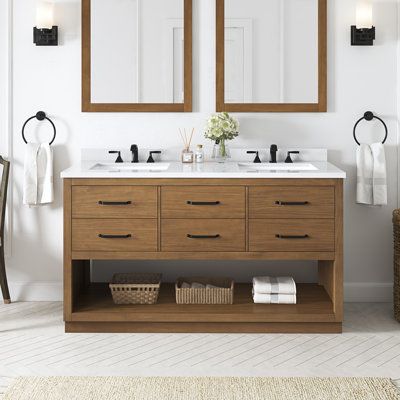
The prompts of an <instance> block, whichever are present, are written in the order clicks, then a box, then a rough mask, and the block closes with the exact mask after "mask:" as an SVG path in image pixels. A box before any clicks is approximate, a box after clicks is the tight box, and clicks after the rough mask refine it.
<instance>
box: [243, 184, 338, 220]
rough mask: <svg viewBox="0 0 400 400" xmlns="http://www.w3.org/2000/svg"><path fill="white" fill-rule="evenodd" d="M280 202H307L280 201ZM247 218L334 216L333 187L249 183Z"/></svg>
mask: <svg viewBox="0 0 400 400" xmlns="http://www.w3.org/2000/svg"><path fill="white" fill-rule="evenodd" d="M277 201H280V202H307V204H305V205H279V204H276V202H277ZM249 216H250V218H334V216H335V188H334V186H332V187H319V186H315V187H303V186H299V187H296V188H294V187H288V186H282V187H273V188H272V187H250V188H249Z"/></svg>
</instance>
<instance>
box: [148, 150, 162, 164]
mask: <svg viewBox="0 0 400 400" xmlns="http://www.w3.org/2000/svg"><path fill="white" fill-rule="evenodd" d="M153 154H161V151H160V150H157V151H150V152H149V158H148V159H147V162H148V163H153V162H154V158H153Z"/></svg>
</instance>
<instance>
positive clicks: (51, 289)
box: [9, 282, 63, 301]
mask: <svg viewBox="0 0 400 400" xmlns="http://www.w3.org/2000/svg"><path fill="white" fill-rule="evenodd" d="M9 286H10V295H11V300H12V301H62V299H63V283H62V282H10V283H9Z"/></svg>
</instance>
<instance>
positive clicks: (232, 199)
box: [161, 186, 246, 218]
mask: <svg viewBox="0 0 400 400" xmlns="http://www.w3.org/2000/svg"><path fill="white" fill-rule="evenodd" d="M245 191H246V190H245V188H244V187H236V186H231V187H229V186H227V187H213V186H183V187H162V188H161V198H162V200H161V217H162V218H245V215H246V201H245V200H246V199H245ZM188 201H194V202H211V203H213V202H219V204H216V205H215V204H210V205H192V204H188Z"/></svg>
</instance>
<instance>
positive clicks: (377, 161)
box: [371, 143, 387, 206]
mask: <svg viewBox="0 0 400 400" xmlns="http://www.w3.org/2000/svg"><path fill="white" fill-rule="evenodd" d="M371 150H372V156H373V158H374V171H373V176H372V186H373V189H372V192H373V202H374V205H375V206H385V205H387V181H386V157H385V147H384V146H383V144H382V143H373V144H371Z"/></svg>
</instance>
